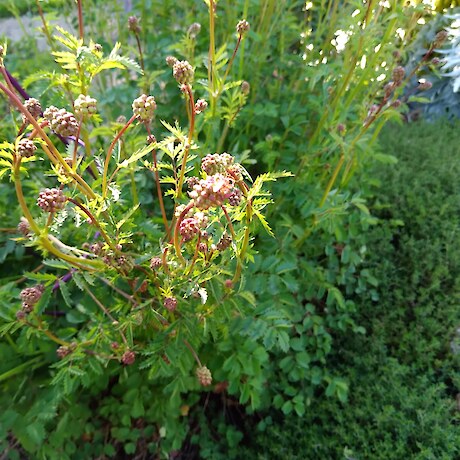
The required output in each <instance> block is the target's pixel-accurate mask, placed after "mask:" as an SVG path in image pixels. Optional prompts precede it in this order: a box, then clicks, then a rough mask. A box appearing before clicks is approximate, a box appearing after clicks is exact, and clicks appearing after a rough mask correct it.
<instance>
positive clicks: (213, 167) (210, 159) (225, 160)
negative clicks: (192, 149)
mask: <svg viewBox="0 0 460 460" xmlns="http://www.w3.org/2000/svg"><path fill="white" fill-rule="evenodd" d="M234 162H235V159H234V158H233V157H232V156H231V155H230V154H228V153H221V154H219V153H216V154H214V155H212V154H209V155H206V156H205V157H204V158H203V159H202V160H201V169H202V170H203V171H204V172H205V173H206V174H208V175H210V176H212V175H214V174H217V173H221V174H225V173H226V172H227V170H228V168H229V167H230V166H232V165H233V164H234Z"/></svg>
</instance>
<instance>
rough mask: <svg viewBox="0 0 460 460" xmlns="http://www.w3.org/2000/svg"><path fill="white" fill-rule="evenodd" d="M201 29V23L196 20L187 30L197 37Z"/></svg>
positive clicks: (193, 36) (191, 35)
mask: <svg viewBox="0 0 460 460" xmlns="http://www.w3.org/2000/svg"><path fill="white" fill-rule="evenodd" d="M200 31H201V24H199V23H198V22H194V23H193V24H192V25H191V26H190V27H189V28H188V31H187V34H188V35H189V36H190V37H192V38H195V37H196V36H197V35H198V34H199V33H200Z"/></svg>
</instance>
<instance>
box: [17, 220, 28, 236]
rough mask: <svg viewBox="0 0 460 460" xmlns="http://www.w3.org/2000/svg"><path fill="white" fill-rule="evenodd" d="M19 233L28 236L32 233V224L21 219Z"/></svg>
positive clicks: (18, 227)
mask: <svg viewBox="0 0 460 460" xmlns="http://www.w3.org/2000/svg"><path fill="white" fill-rule="evenodd" d="M17 230H18V232H19V233H22V234H23V235H24V236H27V235H28V234H29V233H30V224H29V221H28V220H27V219H26V218H25V217H21V220H20V221H19V224H18V226H17Z"/></svg>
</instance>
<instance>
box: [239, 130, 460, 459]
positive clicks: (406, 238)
mask: <svg viewBox="0 0 460 460" xmlns="http://www.w3.org/2000/svg"><path fill="white" fill-rule="evenodd" d="M459 142H460V135H459V131H458V122H457V123H455V124H447V123H445V122H438V123H436V124H432V125H431V124H426V123H423V124H413V125H405V126H400V127H398V126H391V127H389V128H387V129H385V130H384V132H383V134H382V136H381V149H382V151H384V152H386V153H389V154H392V155H395V156H396V157H397V158H398V163H397V164H395V165H393V166H392V167H391V168H390V167H385V168H382V167H379V168H373V169H372V170H371V171H370V174H371V175H372V177H374V178H375V179H378V180H379V182H380V186H379V188H378V189H377V190H376V191H375V198H374V200H373V204H372V207H371V209H372V211H373V213H374V214H375V215H376V216H378V217H379V224H378V225H376V226H373V227H372V229H371V230H370V231H369V232H368V233H367V235H366V240H367V242H366V245H367V250H368V258H367V260H366V263H365V270H369V271H370V273H372V275H373V276H374V277H375V278H376V279H377V280H378V282H379V285H378V287H377V288H376V289H375V290H374V292H373V296H372V297H371V296H370V295H369V292H367V291H364V292H363V293H361V294H360V295H355V296H354V301H355V303H356V305H357V309H356V313H355V315H354V320H355V321H356V322H357V323H358V324H360V325H362V326H363V327H365V328H366V334H365V335H364V336H360V335H358V336H356V335H355V336H349V335H344V336H342V337H341V338H340V339H339V340H338V342H337V343H336V346H335V348H334V351H333V352H332V353H331V356H330V366H331V368H332V369H335V371H336V372H337V373H339V374H341V375H343V376H344V378H345V380H346V381H347V383H348V385H349V386H350V392H349V398H348V401H346V402H345V401H342V402H339V401H337V400H334V399H331V398H316V399H312V402H311V404H310V405H309V406H308V407H307V409H306V411H305V414H304V415H303V416H302V417H295V416H291V417H283V416H282V415H281V414H280V413H278V412H272V413H271V415H270V416H268V417H266V418H264V419H263V420H262V422H260V423H259V424H258V430H256V429H254V427H253V426H251V428H250V430H251V431H249V429H248V428H246V432H250V433H251V435H250V436H248V438H247V442H248V443H249V444H250V447H248V450H247V452H246V453H245V455H247V456H248V457H253V458H259V459H269V458H287V459H297V458H306V459H310V458H311V459H314V458H328V459H356V460H361V459H363V460H364V459H382V460H383V459H385V460H388V459H394V460H400V459H402V458H410V459H417V460H422V459H423V460H428V459H433V460H434V459H445V460H448V459H453V458H458V456H459V455H460V433H459V431H458V423H459V421H460V417H459V408H458V403H456V402H455V401H456V399H457V397H458V393H459V389H460V379H459V376H458V365H459V361H460V360H459V357H460V354H459V341H460V335H459V333H460V331H459V330H458V327H459V325H460V308H459V306H460V305H459V304H460V297H459V280H460V250H459V246H458V238H459V232H460V201H459V199H458V197H459V196H460V187H459V182H458V176H459V174H460V164H459V162H458V160H457V157H456V156H457V154H458V152H457V146H458V144H459ZM281 363H282V361H281V362H280V365H281ZM254 433H255V434H254Z"/></svg>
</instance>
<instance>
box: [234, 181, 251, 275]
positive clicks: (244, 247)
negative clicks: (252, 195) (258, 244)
mask: <svg viewBox="0 0 460 460" xmlns="http://www.w3.org/2000/svg"><path fill="white" fill-rule="evenodd" d="M237 185H238V187H239V189H240V190H241V193H242V194H243V196H244V197H245V198H246V200H247V202H246V229H245V231H244V237H243V244H242V245H241V250H240V253H239V254H238V259H237V263H236V270H235V274H234V275H233V279H232V282H233V283H236V282H237V281H238V280H239V279H240V276H241V272H242V270H243V260H244V256H245V254H246V251H247V250H248V247H249V236H250V233H251V231H250V228H249V226H250V224H251V221H252V213H253V211H252V202H251V200H248V199H247V198H248V187H247V185H246V184H245V183H244V182H243V181H242V180H240V181H238V182H237Z"/></svg>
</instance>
